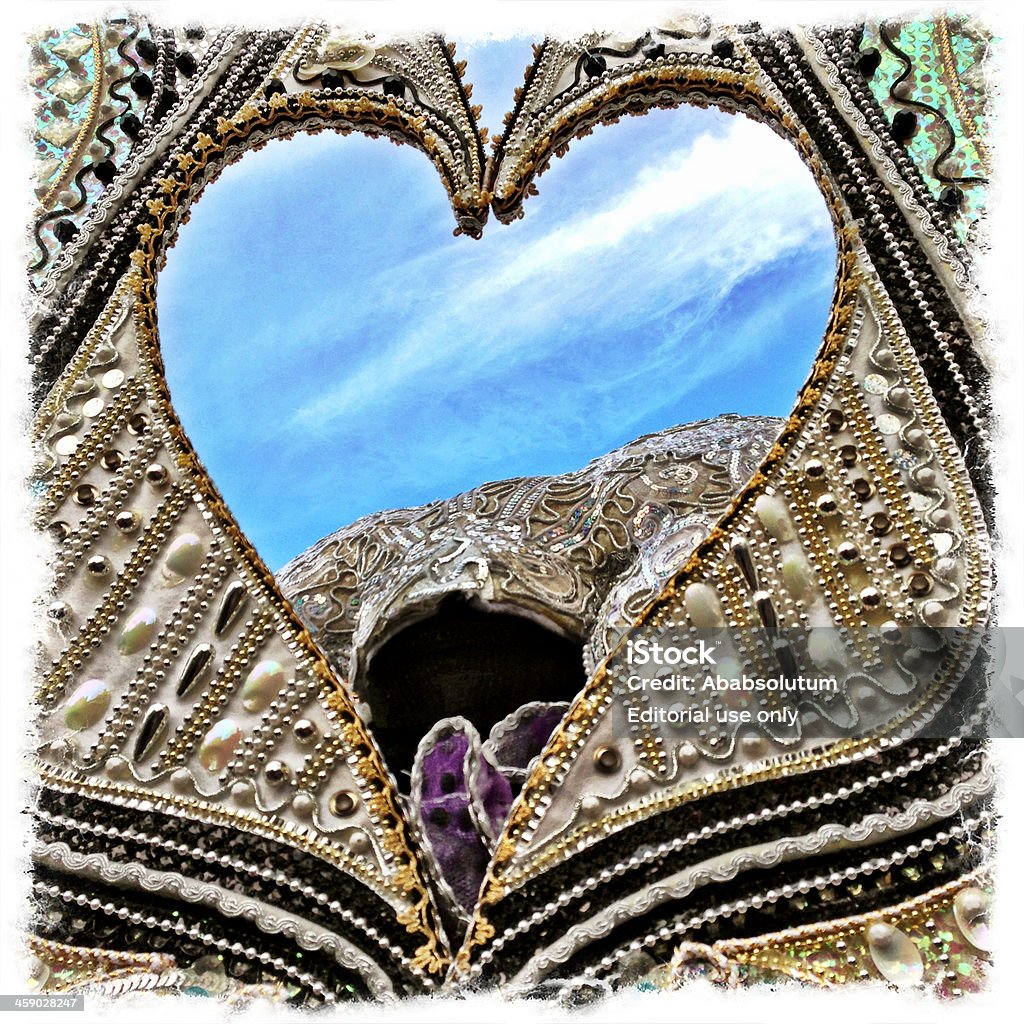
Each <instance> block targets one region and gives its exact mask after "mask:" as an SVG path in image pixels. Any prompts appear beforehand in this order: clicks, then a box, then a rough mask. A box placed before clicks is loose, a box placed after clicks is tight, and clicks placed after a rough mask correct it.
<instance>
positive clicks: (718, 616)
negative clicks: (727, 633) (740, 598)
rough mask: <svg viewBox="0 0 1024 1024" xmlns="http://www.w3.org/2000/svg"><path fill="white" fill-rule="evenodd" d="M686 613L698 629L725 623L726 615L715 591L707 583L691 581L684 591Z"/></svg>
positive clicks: (710, 627)
mask: <svg viewBox="0 0 1024 1024" xmlns="http://www.w3.org/2000/svg"><path fill="white" fill-rule="evenodd" d="M683 603H684V604H685V605H686V614H687V615H689V617H690V619H691V621H692V622H693V624H694V626H696V627H697V629H712V628H715V627H720V626H724V625H725V615H724V613H723V612H722V607H721V605H720V604H719V603H718V596H717V595H716V594H715V591H714V590H713V589H712V588H711V587H709V586H708V584H706V583H691V584H690V585H689V586H688V587H687V588H686V590H685V591H684V593H683Z"/></svg>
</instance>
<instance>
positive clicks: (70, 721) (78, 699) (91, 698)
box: [64, 679, 110, 732]
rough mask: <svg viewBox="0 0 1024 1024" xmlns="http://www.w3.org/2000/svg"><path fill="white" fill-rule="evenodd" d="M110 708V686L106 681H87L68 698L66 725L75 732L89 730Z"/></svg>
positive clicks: (65, 709)
mask: <svg viewBox="0 0 1024 1024" xmlns="http://www.w3.org/2000/svg"><path fill="white" fill-rule="evenodd" d="M109 706H110V685H109V684H108V683H107V681H106V680H105V679H87V680H86V681H85V682H84V683H82V685H81V686H79V687H78V688H77V689H76V690H75V691H74V693H72V694H71V696H70V697H69V698H68V702H67V706H66V707H65V708H64V724H65V725H66V726H67V727H68V728H69V729H71V730H72V731H74V732H78V731H79V730H81V729H88V728H89V726H91V725H95V724H96V723H97V722H98V721H99V720H100V719H101V718H102V717H103V716H104V714H106V711H107V708H108V707H109Z"/></svg>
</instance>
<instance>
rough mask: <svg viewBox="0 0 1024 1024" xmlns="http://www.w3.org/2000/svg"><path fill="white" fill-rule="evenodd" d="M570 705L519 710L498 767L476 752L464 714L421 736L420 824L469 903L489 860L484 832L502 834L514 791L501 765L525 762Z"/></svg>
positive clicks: (501, 744) (444, 871) (501, 743)
mask: <svg viewBox="0 0 1024 1024" xmlns="http://www.w3.org/2000/svg"><path fill="white" fill-rule="evenodd" d="M567 706H568V705H565V704H545V705H539V706H537V707H533V708H529V709H528V710H524V711H523V713H522V716H521V718H520V720H519V723H518V725H517V726H516V728H515V729H513V730H511V731H509V732H507V733H505V734H504V735H503V736H501V738H500V739H499V740H498V741H497V742H496V743H495V744H494V745H493V755H494V757H495V759H496V760H497V762H498V767H495V766H494V765H492V764H491V763H490V761H488V760H486V759H485V758H484V757H483V756H482V755H480V754H479V750H480V737H479V735H478V733H477V731H476V729H475V728H474V727H473V726H472V725H471V724H470V723H469V722H467V721H465V720H464V719H452V720H450V721H448V722H446V723H445V724H444V726H443V727H442V728H440V729H438V730H437V731H436V733H435V732H432V733H431V734H430V737H427V738H425V739H424V741H423V742H422V743H421V744H420V749H419V751H418V752H417V763H418V769H419V770H418V772H414V776H415V777H417V778H418V779H419V787H420V788H419V793H417V794H416V795H417V796H418V798H419V809H420V827H421V828H422V829H423V832H424V834H425V835H426V837H427V839H428V840H429V841H430V845H431V847H432V848H433V851H434V860H435V863H436V864H437V868H438V870H439V871H440V873H441V875H442V876H443V877H444V879H445V881H447V883H448V885H449V886H450V887H451V890H452V892H453V894H454V895H455V899H456V900H457V901H458V903H459V904H460V906H462V907H463V908H465V909H466V910H471V909H472V908H473V907H474V906H475V904H476V900H477V896H478V894H479V892H480V885H481V883H482V882H483V879H484V873H485V872H486V870H487V863H488V861H489V860H490V845H489V843H488V840H487V838H486V832H488V831H489V832H490V834H491V836H497V835H499V834H500V832H501V830H502V828H503V827H504V824H505V820H506V818H507V817H508V812H509V810H510V809H511V807H512V801H513V799H514V796H515V790H514V789H513V787H512V784H511V782H510V781H509V778H506V776H505V775H503V774H502V771H501V769H523V768H525V767H526V766H527V765H528V764H529V763H530V761H531V760H532V759H533V758H534V757H536V756H537V755H538V754H539V753H540V752H541V750H543V749H544V744H545V743H547V741H548V737H549V736H550V735H551V733H552V731H553V730H554V728H555V726H556V725H557V724H558V722H559V721H560V720H561V718H562V716H563V715H564V714H565V710H566V707H567ZM431 738H432V739H433V742H430V739H431ZM471 747H475V748H476V750H477V751H478V753H477V755H476V757H477V762H476V771H475V773H474V772H470V775H472V776H473V778H472V780H470V779H468V778H467V777H466V755H467V753H468V752H469V750H470V748H471ZM520 778H521V773H520ZM471 785H472V788H473V791H472V792H471V791H470V787H471ZM471 808H476V809H477V810H479V809H482V811H483V814H484V815H485V816H486V819H487V822H486V825H488V826H489V829H487V828H483V829H481V827H480V826H481V825H482V824H483V823H479V822H478V821H476V820H475V816H474V810H472V809H471Z"/></svg>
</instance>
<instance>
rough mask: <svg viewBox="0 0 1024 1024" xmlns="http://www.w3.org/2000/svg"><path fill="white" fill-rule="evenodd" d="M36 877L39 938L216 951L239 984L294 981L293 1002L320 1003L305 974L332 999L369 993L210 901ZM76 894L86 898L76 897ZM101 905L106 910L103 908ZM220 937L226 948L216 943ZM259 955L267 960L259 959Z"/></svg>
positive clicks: (51, 875)
mask: <svg viewBox="0 0 1024 1024" xmlns="http://www.w3.org/2000/svg"><path fill="white" fill-rule="evenodd" d="M35 877H36V882H35V890H36V899H37V909H36V923H35V931H36V933H37V934H38V935H40V936H41V937H42V938H44V939H50V940H52V941H55V942H62V943H67V944H69V945H87V946H93V945H95V946H99V947H100V948H103V949H110V950H117V951H122V952H138V953H152V952H161V953H167V954H170V955H172V956H174V957H175V960H176V961H177V962H178V963H179V964H181V965H182V966H187V965H189V964H191V963H193V962H194V961H196V960H198V959H199V958H201V957H204V956H211V955H214V956H217V955H219V956H222V957H223V960H224V968H225V972H226V973H227V974H228V975H230V976H231V977H233V978H235V979H237V980H238V981H240V982H243V983H246V984H257V983H260V982H271V983H273V982H278V983H281V984H283V985H291V986H295V987H296V988H297V989H298V992H297V993H296V994H295V996H294V997H293V998H292V1000H290V1001H292V1002H295V1003H299V1004H314V1005H315V1004H318V1003H322V1002H324V1001H325V999H324V996H323V995H322V994H320V993H318V992H317V990H316V988H315V987H314V984H312V983H311V982H310V981H309V980H307V978H312V979H313V980H314V981H315V982H319V984H320V985H322V986H323V988H324V989H326V991H327V992H328V993H330V994H331V996H333V997H334V998H335V999H337V998H342V999H366V998H369V993H368V991H367V989H366V985H365V983H364V982H363V981H362V979H361V978H360V977H359V975H358V974H355V973H354V972H352V971H349V970H346V969H345V968H344V967H342V966H341V965H340V964H339V963H338V962H337V961H336V960H335V959H334V958H333V957H331V956H330V955H329V954H327V953H324V952H321V951H319V950H303V949H299V948H298V947H297V946H296V945H295V944H294V943H292V942H291V941H289V940H288V939H287V938H282V937H281V936H279V935H273V934H269V933H267V932H263V931H260V930H259V929H258V928H256V927H255V926H254V925H251V924H249V923H248V922H247V921H245V920H244V919H242V918H229V917H224V916H223V915H221V914H218V913H217V912H216V911H214V910H212V909H211V908H209V907H206V906H202V905H200V904H196V903H190V902H184V901H179V900H175V899H173V898H171V897H169V896H167V895H166V894H165V893H161V894H159V895H156V896H150V895H149V894H142V893H138V892H135V891H129V890H125V889H121V888H117V887H115V886H109V885H104V884H103V883H101V882H96V881H93V880H89V881H88V883H87V884H85V885H83V880H82V879H80V878H78V877H77V876H75V875H68V874H65V873H63V872H57V871H51V870H50V869H48V868H37V869H36V873H35ZM51 886H58V887H59V888H60V890H62V892H63V893H67V894H73V895H71V898H70V899H67V898H65V897H64V896H56V895H53V894H51V893H48V892H45V891H44V889H45V888H46V887H51ZM80 896H84V897H85V898H84V900H82V901H79V899H78V897H80ZM97 901H98V902H99V904H100V906H99V907H98V908H96V907H95V903H96V902H97ZM90 904H93V905H90ZM105 905H107V907H108V909H104V906H105ZM118 911H122V913H120V914H119V913H118ZM133 913H134V914H139V915H141V916H142V918H143V920H142V922H141V923H137V922H134V921H131V920H130V915H131V914H133ZM147 919H149V920H150V921H151V922H152V923H149V922H148V921H147ZM165 921H166V922H171V921H173V922H177V921H181V922H182V923H183V925H185V926H189V927H194V928H197V929H200V930H201V932H202V933H203V934H206V935H208V936H210V937H211V938H212V939H213V942H212V943H210V942H203V941H201V940H199V939H196V938H190V937H188V936H187V935H181V934H178V933H177V932H175V931H174V930H172V929H171V928H166V927H161V926H160V924H161V922H165ZM218 939H220V940H224V941H225V942H226V943H227V946H226V947H220V948H218V946H217V945H216V942H217V940H218ZM239 947H241V948H240V949H239ZM247 952H248V955H247ZM260 953H263V954H264V957H265V958H266V960H267V961H268V962H264V961H262V960H261V959H260V958H259V954H260ZM275 960H278V961H283V963H284V965H285V967H280V966H275V964H274V961H275ZM288 966H291V967H292V968H293V971H292V972H288V971H287V970H286V969H285V968H286V967H288Z"/></svg>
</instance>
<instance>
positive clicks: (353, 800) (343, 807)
mask: <svg viewBox="0 0 1024 1024" xmlns="http://www.w3.org/2000/svg"><path fill="white" fill-rule="evenodd" d="M358 805H359V800H358V798H357V797H356V795H355V793H353V792H352V791H351V790H349V789H339V790H338V792H337V793H335V794H334V795H333V796H332V797H331V800H330V804H329V806H330V808H331V814H334V815H336V816H337V817H339V818H347V817H348V816H349V815H350V814H352V813H353V812H354V811H355V809H356V807H357V806H358Z"/></svg>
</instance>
